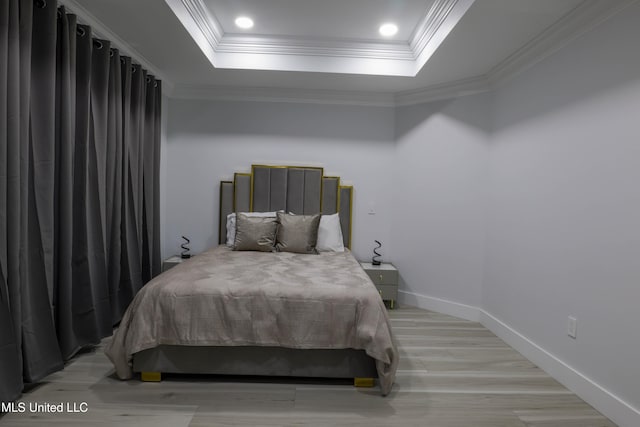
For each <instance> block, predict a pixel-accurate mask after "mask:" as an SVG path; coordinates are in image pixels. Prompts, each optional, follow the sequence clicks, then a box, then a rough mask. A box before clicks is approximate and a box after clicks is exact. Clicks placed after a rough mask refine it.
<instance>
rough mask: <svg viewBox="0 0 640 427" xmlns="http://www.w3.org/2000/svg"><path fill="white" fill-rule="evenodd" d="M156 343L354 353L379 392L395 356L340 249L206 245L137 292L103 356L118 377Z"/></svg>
mask: <svg viewBox="0 0 640 427" xmlns="http://www.w3.org/2000/svg"><path fill="white" fill-rule="evenodd" d="M159 345H185V346H248V345H250V346H279V347H288V348H297V349H338V348H353V349H362V350H365V351H366V353H367V354H368V355H369V356H370V357H372V358H374V359H375V360H376V368H377V371H378V376H379V382H380V388H381V391H382V394H383V395H386V394H388V393H389V391H390V390H391V386H392V385H393V381H394V377H395V371H396V368H397V365H398V351H397V348H396V345H395V342H394V339H393V334H392V330H391V324H390V321H389V317H388V314H387V311H386V309H385V306H384V303H383V302H382V300H381V299H380V296H379V294H378V292H377V290H376V288H375V286H374V285H373V283H372V282H371V280H370V279H369V277H368V276H367V274H366V273H365V272H364V271H363V270H362V268H361V267H360V265H359V264H358V262H357V261H356V260H355V258H354V257H353V255H352V254H351V252H349V251H348V250H347V251H345V252H343V253H336V252H323V253H321V254H319V255H307V254H294V253H289V252H273V253H269V252H240V251H232V250H230V249H228V248H227V247H225V246H219V247H216V248H213V249H210V250H208V251H206V252H204V253H202V254H200V255H198V256H195V257H193V258H191V259H189V260H187V261H185V262H183V263H181V264H179V265H177V266H176V267H174V268H172V269H170V270H168V271H166V272H164V273H162V274H160V275H159V276H157V277H155V278H154V279H153V280H151V281H150V282H149V283H147V284H146V285H145V286H144V287H143V288H142V289H141V290H140V292H139V293H138V294H137V295H136V296H135V298H134V300H133V301H132V303H131V304H130V306H129V308H128V309H127V311H126V312H125V314H124V316H123V318H122V321H121V323H120V326H119V328H118V329H117V330H116V332H115V333H114V336H113V338H112V340H111V341H110V342H109V343H108V345H107V347H106V349H105V353H106V354H107V356H108V357H109V359H111V361H112V362H113V364H114V365H115V368H116V373H117V375H118V377H119V378H121V379H128V378H131V376H132V374H133V373H132V369H131V362H132V356H133V354H134V353H136V352H139V351H142V350H146V349H149V348H154V347H157V346H159Z"/></svg>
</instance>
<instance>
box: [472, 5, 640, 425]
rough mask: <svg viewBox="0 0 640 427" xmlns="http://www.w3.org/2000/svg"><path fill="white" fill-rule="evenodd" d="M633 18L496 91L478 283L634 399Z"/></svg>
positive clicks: (634, 14)
mask: <svg viewBox="0 0 640 427" xmlns="http://www.w3.org/2000/svg"><path fill="white" fill-rule="evenodd" d="M639 22H640V6H638V5H635V6H633V7H631V8H629V9H627V10H625V12H624V13H623V14H620V16H617V17H615V18H614V19H611V20H609V21H608V22H606V23H605V24H604V25H602V26H601V27H599V28H597V29H595V30H594V31H592V32H590V33H589V34H587V35H585V36H583V37H582V38H581V39H579V40H577V41H575V42H574V43H572V44H571V45H569V46H568V47H566V48H564V49H563V50H561V51H559V52H558V53H557V54H555V55H554V56H552V57H550V58H548V59H547V60H545V61H543V62H541V63H539V64H538V65H537V66H535V67H534V68H533V69H531V70H529V71H527V72H525V73H523V74H522V75H520V76H519V77H517V78H516V79H515V80H513V81H511V82H509V83H508V84H507V85H505V86H504V87H502V88H499V89H498V90H497V91H496V93H495V101H496V105H495V107H496V108H495V115H496V116H495V117H496V121H495V132H494V133H493V136H492V149H491V153H490V170H491V177H490V199H489V218H490V222H489V225H488V236H489V238H488V244H487V258H486V276H485V279H484V289H483V297H484V298H483V307H484V309H485V310H486V311H487V312H489V313H491V314H492V315H493V316H495V317H496V318H498V319H499V320H501V321H503V322H504V323H506V324H508V325H509V326H511V328H513V329H514V330H516V331H517V332H519V333H521V334H522V335H524V336H525V337H526V338H528V339H529V340H531V341H532V342H534V343H536V344H537V345H539V346H541V347H542V348H544V349H545V350H546V351H547V352H549V353H550V354H551V355H553V356H555V357H557V358H559V359H560V360H562V361H563V362H564V363H566V364H568V365H569V366H571V367H572V368H574V369H575V370H577V371H579V372H581V373H583V374H585V375H586V376H588V377H589V378H590V379H591V380H593V381H595V382H596V383H598V384H599V385H601V386H603V387H604V388H605V389H607V390H608V391H609V392H610V393H612V394H613V395H617V396H618V397H619V398H620V399H622V400H623V401H626V402H628V403H629V404H631V405H633V406H635V408H640V364H639V363H640V327H639V325H640V309H639V308H638V306H639V304H640V280H639V279H640V53H639V52H640V51H639V50H638V46H637V42H638V40H640V25H638V23H639ZM569 315H572V316H575V317H576V318H577V319H578V337H577V339H576V340H573V339H571V338H569V337H568V336H567V333H566V332H567V316H569ZM585 397H587V396H585ZM592 403H595V402H592ZM602 409H603V410H605V409H606V408H602ZM629 413H631V412H629ZM636 413H637V412H636ZM618 415H620V414H618ZM609 416H614V421H616V418H615V414H611V413H609ZM617 421H618V422H619V423H620V424H621V425H640V424H638V423H639V422H640V417H637V418H635V422H634V423H630V421H629V418H627V419H623V418H619V419H618V420H617Z"/></svg>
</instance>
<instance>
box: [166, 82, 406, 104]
mask: <svg viewBox="0 0 640 427" xmlns="http://www.w3.org/2000/svg"><path fill="white" fill-rule="evenodd" d="M172 98H178V99H201V100H212V101H254V102H294V103H303V104H333V105H360V106H370V107H394V106H395V99H394V94H393V93H387V92H365V91H344V90H322V89H291V88H271V87H247V86H234V87H230V86H187V85H181V86H176V88H175V90H174V92H173V95H172Z"/></svg>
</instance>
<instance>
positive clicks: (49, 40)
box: [20, 2, 63, 382]
mask: <svg viewBox="0 0 640 427" xmlns="http://www.w3.org/2000/svg"><path fill="white" fill-rule="evenodd" d="M32 19H33V29H32V40H31V70H30V71H31V73H30V74H31V79H30V90H31V93H30V103H29V115H30V116H29V127H28V135H27V141H26V144H24V145H23V146H22V147H21V149H22V153H21V154H22V155H21V159H20V161H21V162H20V163H21V165H20V167H21V199H22V200H21V212H22V219H23V223H22V224H23V226H22V231H23V234H22V239H21V240H22V242H21V243H22V244H21V252H22V253H21V255H22V257H21V259H20V267H21V269H20V291H21V301H20V302H21V305H22V318H21V319H20V321H21V333H22V349H23V350H22V356H23V377H24V379H25V381H26V382H33V381H38V380H39V379H41V378H42V377H44V376H46V375H48V374H49V373H51V372H54V371H56V370H59V369H62V367H63V364H62V358H61V355H60V349H59V347H58V342H57V334H56V330H55V325H54V321H53V311H52V301H53V273H54V271H53V253H54V182H55V130H56V126H55V116H56V114H55V106H56V103H55V92H56V32H57V30H56V28H57V12H56V9H55V7H46V3H45V5H44V6H43V5H42V2H40V4H35V6H34V7H33V17H32ZM23 77H24V76H23ZM24 220H26V221H24Z"/></svg>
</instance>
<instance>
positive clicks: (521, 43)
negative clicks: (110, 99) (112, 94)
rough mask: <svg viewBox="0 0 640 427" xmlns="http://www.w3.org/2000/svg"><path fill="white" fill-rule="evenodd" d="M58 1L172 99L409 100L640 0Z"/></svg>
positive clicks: (500, 66)
mask: <svg viewBox="0 0 640 427" xmlns="http://www.w3.org/2000/svg"><path fill="white" fill-rule="evenodd" d="M58 2H59V3H61V4H63V5H66V6H67V7H68V9H69V10H70V11H72V12H74V13H76V14H77V15H78V18H79V20H80V22H83V23H86V24H88V25H91V26H92V27H93V28H94V33H95V34H96V35H97V36H99V37H105V38H108V39H110V40H112V41H113V44H114V46H116V47H118V48H119V49H121V50H122V51H123V52H124V53H126V54H129V55H131V56H133V57H134V58H135V59H136V60H137V61H138V62H140V63H141V64H142V65H143V66H145V67H146V68H147V69H149V70H150V71H151V72H152V73H153V74H156V75H157V76H158V77H160V78H161V79H163V80H164V81H165V88H167V90H166V93H167V94H169V95H170V96H173V97H189V98H207V99H245V100H278V101H297V102H299V101H302V102H323V103H324V102H326V103H348V104H365V105H406V104H411V103H419V102H425V101H428V100H433V99H443V98H448V97H452V96H459V95H464V94H470V93H477V92H482V91H486V90H489V89H490V88H491V87H492V86H493V85H495V84H496V83H498V82H500V81H503V80H504V79H505V78H507V77H509V76H512V75H514V74H515V73H517V72H520V71H521V70H522V69H525V68H526V67H528V66H531V65H532V64H534V63H536V62H537V61H539V60H540V59H542V58H544V57H545V56H547V55H550V54H552V53H553V52H555V51H556V50H558V49H559V48H561V47H562V46H564V45H566V44H567V43H569V42H570V41H571V40H572V39H574V38H576V37H579V36H580V35H581V34H583V33H584V32H586V31H589V30H590V29H591V28H593V27H594V26H596V25H598V24H599V23H600V22H602V21H604V20H605V19H607V18H608V17H610V16H612V15H613V14H615V13H618V12H619V11H620V10H622V9H623V8H624V7H626V6H628V5H630V4H633V3H637V2H638V0H475V1H474V0H165V1H161V0H135V1H131V0H109V1H104V0H58ZM239 15H245V16H249V17H251V18H252V19H253V21H254V26H253V27H252V28H251V29H248V30H243V29H240V28H238V27H236V25H235V23H234V21H235V19H236V17H238V16H239ZM387 21H391V22H394V23H395V24H396V25H397V26H398V33H397V34H396V35H395V36H393V37H390V38H384V37H382V36H380V34H379V33H378V27H379V26H380V24H381V23H383V22H387Z"/></svg>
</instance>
